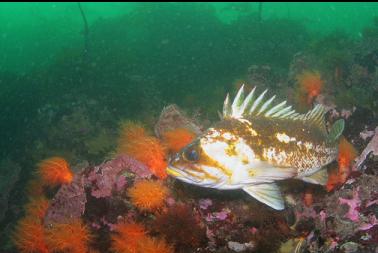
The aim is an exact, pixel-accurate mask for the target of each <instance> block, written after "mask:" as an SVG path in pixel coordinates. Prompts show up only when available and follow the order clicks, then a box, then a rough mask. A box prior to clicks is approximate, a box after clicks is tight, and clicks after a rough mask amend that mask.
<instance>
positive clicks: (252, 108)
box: [223, 84, 326, 130]
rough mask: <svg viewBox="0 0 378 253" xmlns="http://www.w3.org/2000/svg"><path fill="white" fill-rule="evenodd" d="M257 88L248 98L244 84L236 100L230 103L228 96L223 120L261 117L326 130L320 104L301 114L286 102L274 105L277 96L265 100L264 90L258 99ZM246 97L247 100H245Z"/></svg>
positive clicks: (323, 110)
mask: <svg viewBox="0 0 378 253" xmlns="http://www.w3.org/2000/svg"><path fill="white" fill-rule="evenodd" d="M255 90H256V87H254V88H253V89H252V90H251V91H250V92H249V94H248V95H247V97H245V93H244V84H243V85H242V87H241V88H240V89H239V91H238V92H237V94H236V96H235V99H234V100H233V101H232V104H231V102H230V96H229V94H227V96H226V99H225V101H224V105H223V118H236V119H238V118H243V117H247V116H252V117H253V116H259V117H266V118H279V119H290V120H298V121H303V122H304V123H306V124H313V125H317V126H319V127H320V128H321V129H324V130H325V124H324V114H325V112H326V110H325V108H324V107H323V106H322V105H320V104H318V105H316V106H315V107H314V108H313V109H312V110H310V111H308V112H307V113H305V114H299V113H297V112H296V111H295V110H293V109H292V106H291V105H288V106H285V105H286V101H283V102H281V103H279V104H276V105H273V103H272V102H273V100H274V99H275V98H276V96H272V97H270V98H269V99H267V100H265V99H264V96H265V94H266V93H267V92H268V90H264V91H263V92H262V93H261V94H260V95H259V96H257V98H254V97H255V96H254V95H255ZM244 97H245V98H244Z"/></svg>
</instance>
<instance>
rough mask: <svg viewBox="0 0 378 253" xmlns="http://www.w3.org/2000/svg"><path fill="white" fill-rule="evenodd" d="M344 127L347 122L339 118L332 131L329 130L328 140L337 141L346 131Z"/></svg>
mask: <svg viewBox="0 0 378 253" xmlns="http://www.w3.org/2000/svg"><path fill="white" fill-rule="evenodd" d="M344 127H345V122H344V120H343V119H339V120H337V121H336V122H335V123H334V124H333V126H332V128H331V131H329V134H328V141H329V142H334V141H337V140H338V139H339V137H340V136H341V134H342V133H343V131H344Z"/></svg>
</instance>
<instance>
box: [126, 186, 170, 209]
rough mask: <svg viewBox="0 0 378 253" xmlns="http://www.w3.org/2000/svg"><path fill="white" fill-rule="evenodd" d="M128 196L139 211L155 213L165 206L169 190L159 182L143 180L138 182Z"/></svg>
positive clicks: (128, 192)
mask: <svg viewBox="0 0 378 253" xmlns="http://www.w3.org/2000/svg"><path fill="white" fill-rule="evenodd" d="M127 194H128V196H129V197H130V198H131V202H132V203H133V204H134V205H135V206H136V207H137V208H138V209H139V210H141V211H149V212H153V211H156V210H159V209H160V208H162V207H163V206H164V202H165V200H166V198H167V196H168V188H167V187H166V186H164V185H163V184H162V183H161V182H159V181H151V180H143V181H139V182H136V183H135V184H134V186H133V187H131V188H130V189H129V190H128V191H127Z"/></svg>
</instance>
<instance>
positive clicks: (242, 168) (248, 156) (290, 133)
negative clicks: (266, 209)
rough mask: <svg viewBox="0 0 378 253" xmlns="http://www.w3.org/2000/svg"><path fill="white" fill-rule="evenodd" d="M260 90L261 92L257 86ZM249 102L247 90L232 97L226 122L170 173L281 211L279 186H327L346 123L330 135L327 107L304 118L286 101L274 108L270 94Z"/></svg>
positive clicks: (184, 153)
mask: <svg viewBox="0 0 378 253" xmlns="http://www.w3.org/2000/svg"><path fill="white" fill-rule="evenodd" d="M255 88H256V87H255ZM255 88H254V89H253V90H252V91H251V92H250V93H249V94H248V95H247V97H246V98H244V96H245V95H244V87H241V89H240V90H239V91H238V93H237V95H236V97H235V99H234V101H233V102H232V104H231V102H230V99H229V95H227V97H226V100H225V101H224V106H223V115H222V120H221V121H220V122H218V123H216V124H215V125H214V126H213V127H211V128H209V129H208V130H206V131H205V132H204V133H203V134H202V135H201V136H199V137H198V138H196V139H195V140H194V141H193V142H192V143H190V144H189V145H188V146H186V147H185V148H183V149H182V150H181V151H180V152H179V153H177V154H176V155H175V156H174V157H172V159H171V160H170V163H169V166H168V168H167V172H168V174H170V175H171V176H173V177H175V178H177V179H179V180H182V181H184V182H187V183H190V184H195V185H199V186H203V187H211V188H217V189H222V190H228V189H240V188H241V189H243V190H244V191H245V192H247V193H248V194H249V195H251V196H252V197H254V198H255V199H257V200H259V201H261V202H263V203H265V204H267V205H269V206H270V207H272V208H274V209H276V210H282V209H284V201H283V198H282V196H281V193H280V190H279V188H278V186H277V184H276V183H275V182H276V181H278V180H283V179H288V178H298V179H301V180H304V181H306V182H310V183H314V184H321V185H324V184H325V183H326V181H327V171H326V170H325V169H322V168H324V166H325V165H327V164H329V163H330V162H332V161H333V160H335V159H336V157H337V153H338V139H339V137H340V135H341V133H342V131H343V129H344V121H343V120H338V121H336V122H335V124H334V125H333V126H332V128H331V130H330V131H329V132H328V131H327V129H326V126H325V122H324V114H325V112H326V111H325V108H324V107H323V106H322V105H316V106H315V107H314V108H313V109H312V110H310V111H309V112H307V113H306V114H299V113H297V112H295V110H292V107H291V106H287V105H286V101H284V102H282V103H278V104H275V105H274V104H273V100H274V99H275V96H273V97H271V98H270V99H264V95H265V94H266V92H267V91H266V90H265V91H264V92H263V93H262V94H260V95H259V96H254V94H255Z"/></svg>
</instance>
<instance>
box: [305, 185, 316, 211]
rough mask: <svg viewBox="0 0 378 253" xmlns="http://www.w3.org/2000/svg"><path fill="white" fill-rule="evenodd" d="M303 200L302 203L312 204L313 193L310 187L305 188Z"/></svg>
mask: <svg viewBox="0 0 378 253" xmlns="http://www.w3.org/2000/svg"><path fill="white" fill-rule="evenodd" d="M303 201H304V204H305V205H306V206H307V207H310V206H312V204H313V203H314V195H313V191H312V189H311V188H307V189H306V191H305V193H304V195H303Z"/></svg>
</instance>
